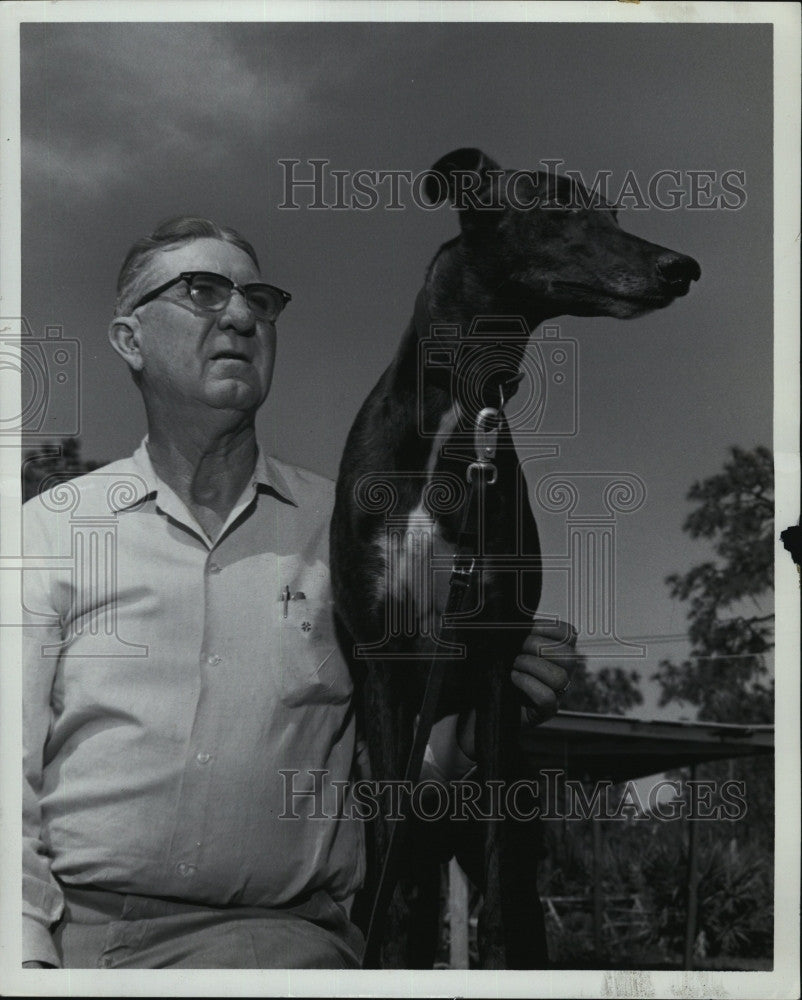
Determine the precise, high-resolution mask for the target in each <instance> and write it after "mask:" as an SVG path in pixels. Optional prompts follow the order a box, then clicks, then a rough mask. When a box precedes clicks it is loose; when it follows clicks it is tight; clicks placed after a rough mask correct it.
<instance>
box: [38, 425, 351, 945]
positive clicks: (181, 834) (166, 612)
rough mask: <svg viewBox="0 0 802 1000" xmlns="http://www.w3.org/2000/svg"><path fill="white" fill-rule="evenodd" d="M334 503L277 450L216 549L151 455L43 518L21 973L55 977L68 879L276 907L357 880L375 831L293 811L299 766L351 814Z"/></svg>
mask: <svg viewBox="0 0 802 1000" xmlns="http://www.w3.org/2000/svg"><path fill="white" fill-rule="evenodd" d="M333 493H334V486H333V483H331V482H330V481H329V480H326V479H324V478H323V477H321V476H318V475H315V474H314V473H311V472H306V471H303V470H300V469H296V468H294V467H292V466H289V465H286V464H284V463H281V462H278V461H276V460H273V459H268V458H266V457H265V456H264V455H262V454H261V453H260V455H259V458H258V461H257V464H256V468H255V471H254V475H253V477H252V480H251V482H250V483H249V484H248V486H247V487H246V489H245V490H244V492H243V494H242V496H241V497H240V499H239V501H238V502H237V504H236V505H235V506H234V509H233V510H232V511H231V514H230V515H229V517H228V520H227V521H226V524H225V526H224V528H223V530H222V531H221V533H220V535H219V537H218V538H217V539H216V540H215V541H211V540H210V539H209V538H208V537H207V536H206V535H205V533H204V531H203V530H202V528H201V527H200V526H199V525H198V524H197V522H196V521H195V519H194V518H193V517H192V515H191V514H190V513H189V511H188V510H187V508H186V507H185V506H184V504H183V503H182V502H181V500H180V499H179V498H178V497H177V496H176V494H175V493H174V492H173V491H172V490H171V489H170V488H169V487H168V486H167V485H166V484H165V483H164V482H162V481H161V480H160V479H159V478H158V476H157V475H156V474H155V472H154V470H153V467H152V465H151V463H150V460H149V457H148V454H147V448H146V443H145V442H143V444H142V446H141V447H140V448H139V449H138V450H137V452H136V453H135V454H134V456H133V457H132V458H130V459H126V460H123V461H119V462H115V463H113V464H111V465H107V466H105V467H104V468H102V469H98V470H96V471H95V472H92V473H90V474H89V475H86V476H82V477H80V478H79V479H76V480H72V481H71V482H68V483H63V484H61V485H60V486H58V487H56V488H55V489H53V490H50V491H48V492H47V493H45V494H43V495H42V496H40V497H37V498H34V499H33V500H31V501H29V502H28V503H27V504H26V505H25V508H24V515H25V521H24V526H25V527H24V544H25V553H26V557H27V559H28V565H30V566H31V567H32V568H30V569H26V570H25V572H24V574H23V592H24V604H25V608H24V611H25V620H26V624H27V627H26V629H25V662H24V689H25V708H24V741H25V792H24V847H23V849H24V864H23V880H24V886H23V899H24V929H25V940H24V942H23V947H24V958H25V959H27V960H33V959H36V960H40V961H46V962H52V963H53V964H58V959H57V957H56V956H55V951H54V948H53V944H52V940H51V939H50V935H49V927H50V926H51V925H52V924H53V923H54V922H55V921H56V920H58V919H59V916H60V914H61V912H62V905H63V901H62V893H61V888H60V884H59V883H60V882H63V883H66V884H73V885H86V886H94V887H102V888H106V889H111V890H114V891H117V892H124V893H137V894H142V895H155V896H160V897H171V898H177V899H184V900H187V901H192V902H199V903H208V904H216V905H237V904H241V905H246V906H266V907H271V906H277V905H281V904H284V903H289V902H291V901H294V900H298V899H299V898H301V897H303V896H304V895H305V894H307V893H310V892H312V891H315V890H318V889H324V890H326V891H327V892H328V893H329V894H330V895H331V896H332V898H334V899H335V900H344V899H346V898H347V897H349V896H351V895H352V894H353V893H354V892H355V890H356V889H357V888H358V887H359V885H360V883H361V881H362V878H363V874H364V853H363V848H362V835H363V834H362V825H361V823H360V822H359V821H358V820H354V819H343V820H332V819H330V818H327V819H325V820H323V819H320V820H315V819H307V818H303V819H300V820H295V819H291V818H287V819H280V818H279V817H280V816H281V814H282V813H285V812H286V811H287V810H286V804H287V797H286V796H287V787H288V784H287V782H288V779H287V776H282V775H281V774H280V773H279V772H280V771H281V770H283V769H292V770H294V771H298V772H299V773H298V774H297V775H295V776H294V777H293V778H292V779H291V780H292V781H293V782H294V785H293V787H294V789H295V790H296V791H297V790H299V789H308V788H311V787H312V780H313V779H312V777H311V776H310V775H309V770H310V769H322V770H324V771H325V775H324V778H323V789H324V791H323V804H322V809H323V811H324V812H325V813H326V814H327V816H330V815H331V814H332V812H333V811H335V810H336V809H337V808H338V805H339V807H340V808H343V804H345V805H346V807H347V803H348V792H347V791H346V792H343V791H342V789H338V791H339V798H338V797H337V796H335V795H334V791H335V788H334V786H332V785H331V782H332V781H340V782H347V780H348V779H349V777H350V776H351V774H352V767H353V764H354V753H355V732H354V729H355V726H354V716H353V709H352V705H351V694H352V685H351V678H350V675H349V671H348V668H347V666H346V664H345V662H344V660H343V659H342V657H341V656H340V653H339V651H338V649H337V645H336V641H335V636H334V631H333V620H332V599H331V592H330V584H329V574H328V568H327V566H328V525H329V518H330V515H331V509H332V504H333ZM288 595H289V599H288ZM343 795H344V796H345V798H343ZM313 805H314V803H313V801H312V800H311V799H309V800H308V801H307V800H304V799H302V798H298V797H297V796H296V797H295V799H294V800H293V809H291V810H290V812H296V813H300V814H301V815H302V816H303V817H306V816H308V815H309V814H310V813H311V812H312V808H313ZM54 876H56V877H54Z"/></svg>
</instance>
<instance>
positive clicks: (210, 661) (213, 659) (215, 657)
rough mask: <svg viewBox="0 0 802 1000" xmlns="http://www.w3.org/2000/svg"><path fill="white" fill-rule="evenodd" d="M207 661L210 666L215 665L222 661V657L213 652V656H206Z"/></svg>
mask: <svg viewBox="0 0 802 1000" xmlns="http://www.w3.org/2000/svg"><path fill="white" fill-rule="evenodd" d="M206 662H207V663H208V664H209V665H210V666H212V667H215V666H217V664H218V663H219V662H220V657H219V656H218V655H217V653H213V654H212V655H211V656H207V657H206Z"/></svg>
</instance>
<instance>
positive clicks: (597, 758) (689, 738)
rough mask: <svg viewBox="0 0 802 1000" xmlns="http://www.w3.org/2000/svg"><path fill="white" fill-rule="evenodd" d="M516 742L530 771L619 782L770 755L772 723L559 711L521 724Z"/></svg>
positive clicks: (772, 743)
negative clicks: (547, 770) (539, 720)
mask: <svg viewBox="0 0 802 1000" xmlns="http://www.w3.org/2000/svg"><path fill="white" fill-rule="evenodd" d="M521 741H522V745H523V747H524V750H525V751H526V753H527V754H528V756H529V759H530V761H531V762H532V764H533V765H534V769H535V770H538V771H539V770H541V769H542V768H557V769H562V770H564V771H565V772H566V774H567V776H568V777H570V778H576V779H581V780H589V781H597V780H600V779H605V778H606V779H609V780H612V781H614V782H619V781H628V780H631V779H634V778H643V777H646V776H647V775H650V774H659V773H661V772H663V771H668V770H670V769H672V768H676V767H686V766H688V765H690V764H699V763H703V762H704V761H712V760H727V759H728V758H731V757H751V756H758V755H764V754H772V753H773V752H774V726H771V725H751V726H750V725H733V724H730V723H721V722H700V721H696V722H686V721H682V720H680V721H669V720H663V719H651V720H649V719H637V718H630V717H629V716H624V715H596V714H594V713H591V712H568V711H561V712H558V713H557V715H555V716H554V717H553V718H551V719H549V720H548V722H543V723H541V724H540V725H537V726H536V725H532V726H525V727H524V729H523V732H522V734H521Z"/></svg>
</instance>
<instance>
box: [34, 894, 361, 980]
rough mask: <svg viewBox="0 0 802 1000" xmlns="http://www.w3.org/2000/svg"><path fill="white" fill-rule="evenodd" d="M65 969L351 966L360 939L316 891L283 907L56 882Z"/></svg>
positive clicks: (59, 937) (58, 931)
mask: <svg viewBox="0 0 802 1000" xmlns="http://www.w3.org/2000/svg"><path fill="white" fill-rule="evenodd" d="M63 888H64V898H65V912H64V917H63V918H62V920H61V921H59V923H58V924H57V926H56V928H55V930H54V934H53V937H54V941H55V943H56V948H57V949H58V951H59V952H60V955H61V958H62V964H63V967H64V968H67V969H285V968H286V969H353V968H359V965H360V960H361V956H362V952H363V949H364V938H363V937H362V934H361V932H360V931H359V929H358V928H357V927H356V925H355V924H353V923H351V921H350V919H349V917H348V914H347V912H346V910H345V908H344V907H343V906H341V905H340V904H339V903H337V902H335V901H334V900H333V899H332V898H331V896H329V894H328V893H326V892H324V891H322V890H321V891H318V892H315V893H314V894H313V895H312V896H310V897H309V898H308V899H306V900H305V901H304V902H303V903H300V904H298V905H296V906H291V907H282V908H278V909H265V908H261V907H242V906H235V907H224V908H223V907H211V906H203V905H199V904H194V903H184V902H178V901H174V900H167V899H156V898H153V897H148V896H135V895H126V894H124V893H117V892H110V891H107V890H105V889H94V888H92V889H86V888H74V887H69V886H64V887H63Z"/></svg>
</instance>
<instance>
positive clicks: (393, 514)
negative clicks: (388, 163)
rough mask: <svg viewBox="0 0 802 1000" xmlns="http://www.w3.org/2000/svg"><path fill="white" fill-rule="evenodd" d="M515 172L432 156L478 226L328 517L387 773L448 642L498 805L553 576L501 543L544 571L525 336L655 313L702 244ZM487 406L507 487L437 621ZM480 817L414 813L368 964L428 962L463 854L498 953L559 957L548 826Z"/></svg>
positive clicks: (492, 494)
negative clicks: (563, 325)
mask: <svg viewBox="0 0 802 1000" xmlns="http://www.w3.org/2000/svg"><path fill="white" fill-rule="evenodd" d="M512 179H513V178H512V175H511V174H510V173H509V172H506V171H503V170H501V169H500V168H499V167H498V165H497V164H496V163H494V162H493V161H492V160H491V159H490V158H488V157H487V156H486V155H485V154H483V153H482V152H481V151H480V150H477V149H460V150H456V151H455V152H453V153H450V154H449V155H447V156H445V157H443V158H442V159H441V160H440V161H438V163H437V164H435V166H434V167H433V168H432V171H431V172H430V175H429V177H428V178H427V184H426V194H427V196H428V198H429V199H430V200H431V201H432V202H438V201H445V200H446V199H447V198H448V199H449V200H450V201H451V202H452V204H454V205H455V206H456V207H457V208H458V209H459V219H460V228H461V232H460V235H459V236H457V237H456V238H455V239H452V240H451V241H449V242H447V243H445V244H444V245H443V246H442V247H440V249H439V251H438V252H437V254H436V255H435V257H434V259H433V261H432V263H431V264H430V266H429V268H428V271H427V272H426V277H425V282H424V286H423V289H422V290H421V292H420V293H419V295H418V299H417V302H416V305H415V309H414V314H413V318H412V321H411V322H410V324H409V326H408V327H407V330H406V333H405V334H404V336H403V339H402V341H401V344H400V347H399V349H398V352H397V354H396V356H395V358H394V360H393V361H392V363H391V364H390V366H389V368H387V370H386V371H385V372H384V374H383V375H382V376H381V378H380V379H379V381H378V384H377V385H376V387H375V388H374V389H373V391H372V392H371V393H370V395H369V396H368V398H367V400H366V401H365V403H364V404H363V406H362V408H361V409H360V411H359V413H358V415H357V417H356V420H355V422H354V425H353V427H352V428H351V431H350V434H349V436H348V439H347V443H346V446H345V451H344V454H343V457H342V462H341V465H340V471H339V478H338V483H337V495H336V503H335V509H334V514H333V518H332V525H331V569H332V583H333V588H334V600H335V610H336V616H337V621H338V628H339V631H340V636H341V643H342V645H343V647H344V650H345V652H346V654H347V655H349V656H350V657H351V666H352V671H353V673H354V677H355V681H356V689H357V702H356V704H357V709H356V710H357V717H358V720H359V722H360V725H361V726H362V727H363V729H364V732H365V737H366V740H367V746H368V752H369V757H370V762H371V768H372V777H373V778H374V779H400V778H402V776H403V775H404V765H405V762H406V760H407V757H408V755H409V752H410V747H411V745H412V741H413V733H414V729H415V724H416V716H417V714H418V713H419V712H420V711H421V702H422V697H423V690H424V686H425V682H426V672H427V667H428V664H429V659H430V658H431V657H432V655H441V656H444V657H446V659H447V666H446V668H445V675H444V680H443V684H442V688H441V691H440V694H439V699H438V705H437V715H438V716H446V715H449V714H455V713H459V712H466V711H468V710H471V709H473V710H475V713H476V755H477V758H478V761H477V774H476V776H475V781H476V785H477V786H478V788H479V789H480V790H481V791H480V796H481V798H480V800H479V801H480V804H481V803H484V804H485V805H487V802H486V801H485V800H486V797H487V796H488V795H489V794H490V792H489V791H488V790H489V789H490V790H492V785H493V783H494V782H495V783H496V784H500V783H502V782H507V783H509V782H512V781H514V780H516V779H517V778H519V777H522V776H525V775H526V773H527V772H526V766H525V762H524V761H523V760H522V759H521V755H520V752H519V749H518V744H517V732H518V728H519V726H520V717H521V702H520V700H519V699H520V696H516V694H515V690H516V689H515V688H514V687H513V685H512V684H511V681H510V671H511V664H512V661H513V660H514V658H515V656H516V655H517V654H518V653H519V652H520V650H521V645H522V641H523V637H524V635H525V634H526V631H527V630H528V629H529V628H531V625H532V615H533V613H534V611H535V610H536V609H537V606H538V601H539V598H540V588H541V573H540V572H539V571H537V570H531V569H530V570H529V571H528V572H522V573H515V572H510V571H509V569H507V571H504V570H502V569H498V568H494V565H495V566H496V567H498V566H501V565H502V564H503V557H507V564H506V565H507V566H509V562H510V559H512V560H513V561H514V557H515V556H516V555H520V554H525V555H526V557H527V566H529V567H531V566H532V565H533V559H534V560H535V562H534V565H535V566H537V559H538V558H539V545H538V535H537V528H536V525H535V520H534V517H533V515H532V513H531V510H530V509H529V503H528V501H527V500H526V499H525V497H526V491H525V487H524V485H523V479H522V476H521V472H520V466H519V462H518V459H517V456H516V453H515V449H514V446H513V442H512V437H511V434H510V430H509V425H508V423H507V422H506V420H505V418H504V416H503V405H504V401H505V399H506V398H508V397H509V395H510V394H511V392H513V391H514V389H515V386H516V376H517V373H518V371H519V367H520V364H521V361H522V359H523V355H524V351H525V348H526V337H527V336H528V334H529V333H531V331H533V330H534V328H535V327H536V326H537V325H538V324H539V323H541V322H543V321H544V320H546V319H549V318H553V317H556V316H560V315H577V316H612V317H618V318H621V319H627V318H630V317H634V316H640V315H643V314H645V313H647V312H650V311H652V310H655V309H660V308H663V307H664V306H667V305H669V303H671V302H672V301H673V300H674V299H675V298H677V297H678V296H681V295H685V294H686V293H687V292H688V290H689V287H690V285H691V282H693V281H695V280H697V279H698V278H699V277H700V268H699V265H698V264H697V263H696V261H695V260H693V259H692V258H690V257H687V256H684V255H682V254H679V253H675V252H674V251H672V250H667V249H665V248H664V247H660V246H657V245H655V244H652V243H648V242H646V241H645V240H642V239H639V238H638V237H635V236H631V235H629V234H628V233H625V232H624V231H623V230H622V229H621V228H620V226H619V225H618V222H617V221H616V212H615V210H614V209H613V208H612V207H610V206H608V205H604V204H596V205H593V204H592V201H593V199H592V198H591V197H590V195H589V193H588V192H587V191H586V190H585V189H584V188H582V187H581V186H580V185H578V184H577V183H575V182H574V181H573V180H569V179H568V178H565V177H560V176H557V175H555V174H553V173H536V172H520V171H519V172H516V174H515V177H514V184H513V183H512ZM477 317H480V318H481V317H484V318H487V317H492V321H489V320H487V319H485V321H484V322H485V328H487V324H488V323H489V327H490V328H492V329H493V330H494V331H496V335H495V336H494V337H487V336H484V335H483V333H482V330H483V327H482V323H481V322H478V321H477ZM505 330H506V332H507V334H508V336H506V338H505V337H504V331H505ZM499 331H500V332H499ZM438 335H439V336H441V337H442V338H443V339H442V345H443V348H444V350H442V351H440V352H439V354H438V352H437V350H433V351H432V350H429V351H428V354H427V352H425V351H423V350H422V345H424V346H427V349H428V347H431V345H432V343H434V344H435V346H436V344H437V337H438ZM455 337H456V339H455ZM427 358H428V360H427ZM487 407H490V408H491V409H490V410H489V412H490V413H491V414H492V415H494V416H495V415H497V417H496V419H495V422H494V424H493V428H492V429H493V431H494V432H497V433H494V434H493V441H494V447H493V449H492V450H493V451H497V454H496V455H495V459H494V465H495V468H494V469H493V476H492V479H488V483H492V485H488V486H487V487H486V489H485V490H484V491H483V494H482V500H481V503H480V505H479V506H480V507H481V510H480V512H479V515H478V519H477V524H476V525H475V526H474V531H473V535H474V536H476V535H478V536H480V537H479V542H478V543H477V544H476V559H475V560H473V561H472V562H473V563H474V564H475V565H474V572H473V573H472V575H471V578H470V581H469V586H468V595H467V598H466V600H464V601H463V613H461V615H458V616H456V619H455V620H454V622H453V623H452V626H451V627H450V628H447V627H446V624H447V623H441V621H440V616H441V614H442V612H443V609H444V607H445V605H446V601H447V599H448V594H449V577H448V573H444V572H442V569H441V571H438V569H437V568H438V566H439V567H442V565H443V561H444V560H447V559H448V558H449V557H450V556H452V555H453V554H454V553H455V551H456V550H457V549H458V547H459V545H460V544H461V542H460V531H461V526H463V527H464V523H465V519H464V500H465V486H464V484H465V483H466V471H467V470H468V469H469V467H470V466H471V464H472V463H475V461H476V457H477V456H476V453H475V449H474V442H473V438H472V435H471V431H472V430H473V432H474V434H473V437H476V433H477V431H480V432H482V434H484V436H482V434H480V437H481V439H482V441H485V440H486V436H487V435H486V433H484V432H485V430H486V428H485V427H483V426H482V425H481V418H479V422H478V423H477V417H478V415H479V413H480V411H483V410H484V411H485V412H488V411H486V410H485V408H487ZM463 541H464V540H463ZM463 549H464V544H463ZM499 557H501V561H499ZM494 558H495V559H496V563H495V564H494V562H493V560H494ZM466 601H467V603H466ZM453 793H454V789H453V787H452V789H451V794H453ZM478 816H479V818H478V819H476V817H475V815H474V818H472V819H470V821H468V822H462V821H461V820H455V819H451V820H450V821H449V820H448V819H446V820H444V821H441V822H431V823H426V822H424V821H422V820H421V819H419V818H416V816H414V815H412V814H410V815H408V816H407V819H406V824H405V825H406V829H405V831H404V837H403V841H402V847H401V850H400V861H399V865H398V873H397V875H398V877H397V884H396V887H395V892H394V895H393V896H392V901H391V903H390V905H389V912H388V914H387V917H386V925H385V928H384V935H383V939H382V940H381V942H380V946H376V942H374V948H373V951H372V953H371V954H369V955H367V956H366V963H365V964H366V965H382V966H386V967H401V968H405V967H406V968H410V967H423V966H429V967H431V964H432V960H433V956H434V948H435V944H436V929H437V903H438V893H439V879H438V873H439V865H440V863H441V862H442V861H443V860H444V859H446V858H448V857H449V856H452V855H454V854H456V857H457V859H458V861H459V862H460V864H461V866H462V867H463V869H464V870H465V871H466V872H467V873H468V874H469V876H470V877H471V878H472V879H473V880H474V881H475V882H476V884H477V886H478V887H479V888H480V890H481V892H482V893H483V906H482V911H481V916H480V921H479V952H480V961H481V964H482V965H483V966H484V967H489V968H539V967H543V966H544V965H545V964H547V954H546V947H545V928H544V921H543V915H542V910H541V907H540V902H539V898H538V891H537V881H536V867H537V866H536V857H537V853H538V837H537V830H536V829H533V825H532V823H531V822H524V821H523V820H521V819H520V818H516V819H515V820H514V821H513V820H512V818H511V817H509V816H507V817H499V816H498V815H496V814H495V813H494V811H493V809H492V808H490V809H488V810H486V811H482V810H480V812H479V813H478ZM392 825H393V822H392V820H390V819H388V818H387V816H386V815H385V812H384V810H380V814H379V816H378V817H377V819H376V820H375V821H374V822H373V823H372V830H371V831H370V835H369V837H368V879H367V883H366V886H365V889H364V894H363V900H362V906H361V907H360V905H359V903H360V901H359V900H358V901H357V905H356V907H355V911H354V916H355V919H357V921H359V920H360V919H361V920H362V922H363V923H365V917H366V915H367V913H368V909H366V907H367V906H369V901H370V898H371V894H372V893H373V892H375V889H376V883H377V877H378V872H379V871H380V868H381V864H382V860H383V859H384V858H385V857H386V854H387V851H388V844H389V841H390V839H391V828H392ZM365 901H367V902H365ZM360 915H361V917H360ZM369 947H370V939H369Z"/></svg>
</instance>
